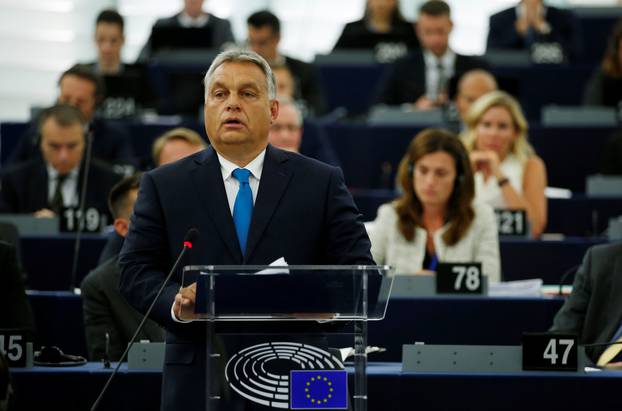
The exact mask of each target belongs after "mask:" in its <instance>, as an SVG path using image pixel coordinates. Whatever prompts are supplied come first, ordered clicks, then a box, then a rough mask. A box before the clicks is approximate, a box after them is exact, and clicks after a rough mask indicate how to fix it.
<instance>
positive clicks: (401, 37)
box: [335, 19, 419, 50]
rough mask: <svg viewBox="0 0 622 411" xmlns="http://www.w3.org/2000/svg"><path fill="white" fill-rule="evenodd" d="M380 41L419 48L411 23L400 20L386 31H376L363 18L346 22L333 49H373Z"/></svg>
mask: <svg viewBox="0 0 622 411" xmlns="http://www.w3.org/2000/svg"><path fill="white" fill-rule="evenodd" d="M380 43H393V44H395V43H397V44H403V45H404V46H406V47H407V48H409V49H416V48H419V39H418V38H417V34H416V33H415V26H414V25H413V23H411V22H408V21H400V22H397V23H394V24H393V26H392V27H391V30H390V31H389V32H388V33H376V32H373V31H371V30H369V25H368V24H367V21H366V20H365V19H361V20H357V21H353V22H351V23H348V24H346V26H345V27H344V28H343V31H342V32H341V36H339V39H338V40H337V43H336V44H335V50H339V49H344V50H356V49H368V50H373V49H374V47H376V46H377V45H378V44H380Z"/></svg>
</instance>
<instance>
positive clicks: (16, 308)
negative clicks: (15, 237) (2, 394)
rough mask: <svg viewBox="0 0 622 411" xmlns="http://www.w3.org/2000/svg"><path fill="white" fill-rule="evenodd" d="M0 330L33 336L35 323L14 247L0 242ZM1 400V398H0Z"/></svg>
mask: <svg viewBox="0 0 622 411" xmlns="http://www.w3.org/2000/svg"><path fill="white" fill-rule="evenodd" d="M0 267H2V268H1V269H0V328H20V329H23V330H26V331H28V332H30V333H31V334H32V335H33V336H34V334H35V321H34V317H33V315H32V309H31V307H30V303H29V302H28V298H27V297H26V292H25V291H24V281H23V279H22V275H23V273H22V270H21V268H20V264H19V261H18V259H17V253H16V252H15V247H14V246H13V245H11V244H9V243H5V242H4V241H0ZM0 400H1V398H0Z"/></svg>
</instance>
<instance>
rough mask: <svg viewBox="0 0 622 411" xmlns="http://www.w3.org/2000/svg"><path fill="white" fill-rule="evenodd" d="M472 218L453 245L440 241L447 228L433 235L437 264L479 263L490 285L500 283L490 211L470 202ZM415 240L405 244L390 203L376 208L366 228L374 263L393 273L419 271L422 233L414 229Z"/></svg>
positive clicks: (487, 207)
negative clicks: (473, 214) (372, 218)
mask: <svg viewBox="0 0 622 411" xmlns="http://www.w3.org/2000/svg"><path fill="white" fill-rule="evenodd" d="M473 209H474V211H475V219H474V220H473V223H472V224H471V227H469V229H468V231H467V232H466V235H465V236H464V237H463V238H462V239H461V240H460V241H459V242H458V243H457V244H456V245H453V246H447V245H446V244H445V243H444V242H443V238H442V236H443V234H444V233H445V231H446V230H447V229H448V225H445V226H443V227H442V228H441V229H440V230H438V231H436V233H434V248H435V249H436V255H437V256H438V260H439V261H440V262H463V263H464V262H481V263H482V271H483V272H484V274H485V275H487V276H488V279H489V281H490V282H498V281H500V280H501V262H500V258H499V237H498V235H497V222H496V219H495V214H494V212H493V210H492V208H491V207H490V206H488V205H486V204H481V203H473ZM415 231H416V234H415V239H414V240H413V241H407V240H406V239H405V238H404V236H403V235H402V233H400V232H399V230H398V228H397V213H396V212H395V208H394V206H393V204H392V203H389V204H383V205H382V206H380V208H378V216H377V217H376V220H375V221H374V222H373V224H371V226H368V232H369V238H370V239H371V253H372V256H373V257H374V260H375V261H376V263H377V264H386V265H390V266H392V267H393V268H394V269H395V271H394V272H395V274H414V273H416V272H417V271H419V270H421V268H422V265H423V259H424V257H425V243H426V231H425V230H424V229H423V228H421V227H417V228H416V230H415Z"/></svg>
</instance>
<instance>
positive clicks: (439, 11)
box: [419, 0, 451, 17]
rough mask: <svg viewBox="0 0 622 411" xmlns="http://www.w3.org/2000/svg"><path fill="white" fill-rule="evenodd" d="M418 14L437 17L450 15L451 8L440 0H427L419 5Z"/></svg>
mask: <svg viewBox="0 0 622 411" xmlns="http://www.w3.org/2000/svg"><path fill="white" fill-rule="evenodd" d="M419 14H426V15H428V16H433V17H439V16H445V15H446V16H447V17H449V16H450V15H451V9H450V8H449V5H448V4H447V3H445V2H444V1H442V0H429V1H426V2H425V3H423V4H422V5H421V7H419Z"/></svg>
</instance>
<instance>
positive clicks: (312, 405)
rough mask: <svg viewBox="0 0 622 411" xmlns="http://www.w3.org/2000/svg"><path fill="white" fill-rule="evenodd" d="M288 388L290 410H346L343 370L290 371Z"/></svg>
mask: <svg viewBox="0 0 622 411" xmlns="http://www.w3.org/2000/svg"><path fill="white" fill-rule="evenodd" d="M289 386H290V393H289V398H290V408H291V409H292V410H315V409H320V410H321V409H323V410H326V409H330V410H335V409H347V408H348V374H347V372H346V371H345V370H292V371H290V381H289Z"/></svg>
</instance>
